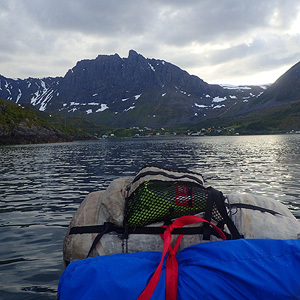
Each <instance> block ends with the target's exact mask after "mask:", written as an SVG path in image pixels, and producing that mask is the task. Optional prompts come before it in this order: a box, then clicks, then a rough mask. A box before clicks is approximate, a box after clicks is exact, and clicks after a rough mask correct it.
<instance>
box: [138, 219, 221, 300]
mask: <svg viewBox="0 0 300 300" xmlns="http://www.w3.org/2000/svg"><path fill="white" fill-rule="evenodd" d="M198 222H205V223H208V224H210V225H211V226H212V227H213V228H214V229H215V230H216V231H217V232H218V234H219V235H220V237H221V238H222V239H223V240H226V236H225V234H224V232H223V231H222V230H221V229H220V228H218V227H217V226H216V225H214V224H212V223H210V222H208V221H207V220H205V219H203V218H201V217H197V216H183V217H180V218H178V219H176V220H175V221H174V222H173V223H172V224H170V225H164V226H162V227H164V228H166V229H165V231H164V234H163V235H161V237H162V239H163V241H164V248H163V252H162V256H161V261H160V263H159V265H158V267H157V269H156V270H155V272H154V274H153V276H152V278H151V280H150V281H149V283H148V285H147V286H146V287H145V289H144V290H143V292H142V293H141V295H140V296H139V297H138V299H137V300H149V299H150V298H151V296H152V294H153V292H154V290H155V288H156V286H157V283H158V281H159V278H160V274H161V270H162V266H163V261H164V257H165V256H166V254H167V252H168V251H169V256H168V258H167V265H166V299H167V300H176V298H177V281H178V262H177V259H176V251H177V249H178V247H179V244H180V242H181V240H182V237H183V236H182V235H179V236H178V238H177V241H176V243H175V246H174V248H172V247H171V232H172V231H173V230H174V229H175V228H181V227H183V226H185V225H190V224H194V223H198Z"/></svg>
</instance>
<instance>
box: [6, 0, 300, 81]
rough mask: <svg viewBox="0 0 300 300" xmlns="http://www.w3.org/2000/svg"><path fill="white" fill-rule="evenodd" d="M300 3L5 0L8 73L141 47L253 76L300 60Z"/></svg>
mask: <svg viewBox="0 0 300 300" xmlns="http://www.w3.org/2000/svg"><path fill="white" fill-rule="evenodd" d="M299 5H300V3H299V1H298V0H250V1H240V0H227V1H218V0H215V1H212V0H202V1H194V0H186V1H181V0H164V1H163V0H152V1H146V0H127V1H126V0H124V1H118V0H110V1H103V0H89V1H84V0H76V1H74V0H51V1H47V0H22V1H17V0H7V1H1V3H0V26H1V31H0V40H1V44H0V73H1V74H3V75H4V76H7V77H21V78H22V77H23V78H24V77H28V76H37V77H43V76H57V75H59V76H63V75H64V74H65V73H66V72H67V70H68V69H69V68H72V67H73V66H74V65H75V63H76V62H77V61H78V60H81V59H85V58H94V57H96V56H97V55H98V54H113V53H119V54H120V56H123V57H124V56H127V54H128V51H129V49H135V50H136V51H138V52H140V53H141V54H142V55H144V56H146V57H151V58H152V57H153V58H160V59H165V60H167V61H170V62H172V63H174V64H177V65H178V66H179V67H181V68H183V69H186V70H187V71H188V72H189V73H192V74H196V75H198V76H199V77H201V78H203V79H204V80H206V81H208V82H211V81H215V80H220V81H223V82H224V81H227V82H229V83H230V80H231V78H233V79H236V78H237V77H238V76H241V77H243V79H244V80H246V78H247V76H253V75H255V73H260V72H267V71H272V70H277V69H279V68H282V67H288V66H292V65H293V64H294V63H296V62H298V60H300V53H299V46H300V30H298V31H297V27H296V26H295V25H294V22H295V21H296V20H297V19H299V18H298V16H299ZM298 25H299V26H298V28H300V20H299V21H298ZM293 26H294V27H293ZM292 28H293V30H292ZM275 79H276V78H273V79H272V80H275Z"/></svg>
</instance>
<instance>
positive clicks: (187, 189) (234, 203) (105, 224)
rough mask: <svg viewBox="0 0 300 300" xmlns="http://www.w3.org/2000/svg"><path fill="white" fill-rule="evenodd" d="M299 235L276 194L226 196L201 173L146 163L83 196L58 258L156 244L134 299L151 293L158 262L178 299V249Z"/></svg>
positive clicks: (157, 278)
mask: <svg viewBox="0 0 300 300" xmlns="http://www.w3.org/2000/svg"><path fill="white" fill-rule="evenodd" d="M186 225H187V226H188V227H184V228H183V226H186ZM172 235H173V237H172ZM160 237H161V238H162V240H163V243H161V240H160ZM299 237H300V223H299V222H298V221H297V220H296V219H295V217H294V216H293V215H292V214H291V213H290V211H289V210H288V209H287V208H286V207H285V206H284V205H282V204H281V203H279V202H278V201H275V200H272V199H270V198H267V197H263V196H253V195H249V194H229V195H228V196H227V197H224V196H223V194H222V193H221V192H220V191H218V190H216V189H214V188H212V187H205V186H204V180H203V177H202V175H201V174H199V173H195V172H189V171H186V170H184V171H183V170H168V169H165V168H159V167H155V166H146V167H145V168H143V169H142V170H140V172H139V173H138V174H137V175H136V177H135V178H129V177H125V178H119V179H116V180H114V181H113V182H112V183H111V184H110V186H109V187H108V188H107V190H106V191H104V192H96V193H91V194H90V195H89V196H88V197H87V198H86V199H85V200H84V201H83V203H82V204H81V205H80V207H79V209H78V211H77V212H76V214H75V215H74V218H73V219H72V221H71V224H70V226H69V228H68V232H67V234H66V237H65V240H64V261H65V264H66V265H68V263H69V262H71V261H73V260H77V259H82V258H85V257H92V256H98V255H106V254H115V253H121V252H126V253H128V252H129V253H132V252H140V251H149V250H150V251H153V250H154V251H161V252H162V256H161V260H160V262H159V264H158V266H157V268H156V270H155V271H154V273H153V272H152V273H153V276H151V278H148V279H147V280H146V279H145V282H148V284H147V285H146V286H144V288H143V290H142V291H140V294H139V297H138V298H137V299H138V300H144V299H150V298H151V296H152V295H155V293H157V292H156V290H157V289H156V287H157V286H158V285H159V282H160V281H161V279H160V278H161V274H162V272H164V271H163V270H164V268H165V270H166V282H165V295H166V299H177V295H181V294H182V293H183V294H184V292H181V291H180V290H179V291H178V290H177V288H178V282H180V273H178V272H179V271H180V268H179V267H178V266H179V265H180V264H178V261H177V258H176V254H177V251H180V250H182V249H185V248H187V247H189V246H192V245H196V244H199V243H203V242H208V241H220V240H236V239H241V238H250V239H258V238H261V239H296V238H299ZM253 243H254V244H255V242H253ZM209 244H210V243H209ZM213 244H214V243H213ZM233 245H239V244H238V243H237V244H236V243H234V244H233ZM241 245H243V244H241ZM297 245H298V246H300V245H299V244H297ZM208 247H209V246H208ZM299 248H300V247H299ZM199 249H200V248H199ZM212 249H214V248H213V247H212ZM219 249H221V248H219ZM250 250H251V249H250ZM298 250H299V249H297V255H298V252H299V251H298ZM187 251H188V250H187ZM233 251H236V250H235V249H234V248H233ZM250 252H251V251H250ZM167 253H168V256H167V259H166V260H165V257H166V255H167ZM146 256H147V254H146V252H145V257H146ZM263 259H265V260H266V259H267V258H265V257H264V258H263ZM291 259H293V258H291ZM79 266H80V263H79ZM67 270H68V269H67ZM204 295H205V294H204ZM66 299H67V298H66ZM107 299H109V298H107ZM155 299H158V298H155ZM159 299H160V298H159ZM182 299H183V298H182Z"/></svg>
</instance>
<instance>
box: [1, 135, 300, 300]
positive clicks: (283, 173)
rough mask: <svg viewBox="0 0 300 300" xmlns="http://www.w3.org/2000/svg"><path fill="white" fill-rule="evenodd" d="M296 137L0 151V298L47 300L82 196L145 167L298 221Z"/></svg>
mask: <svg viewBox="0 0 300 300" xmlns="http://www.w3.org/2000/svg"><path fill="white" fill-rule="evenodd" d="M299 149H300V135H272V136H229V137H223V136H219V137H193V138H192V137H191V138H183V137H178V138H141V139H124V140H115V139H114V140H98V141H85V142H74V143H60V144H40V145H22V146H5V147H0V245H1V247H0V299H1V300H2V299H16V300H18V299H41V300H43V299H45V300H46V299H55V298H56V288H57V284H58V280H59V277H60V276H61V274H62V272H63V270H64V267H63V262H62V243H63V238H64V235H65V232H66V229H67V226H68V224H69V222H70V221H71V218H72V216H73V214H74V212H75V211H76V209H77V208H78V206H79V204H80V202H81V201H82V200H83V199H84V197H85V196H86V195H87V194H88V193H90V192H92V191H97V190H101V189H105V188H106V187H107V186H108V185H109V183H110V182H111V181H112V180H113V179H114V178H117V177H120V176H134V174H135V173H136V172H137V171H138V170H139V169H140V168H141V167H142V166H143V165H144V164H145V163H153V164H160V165H163V166H165V167H171V168H179V167H180V168H187V169H190V170H193V171H198V172H200V173H202V174H203V176H204V178H205V181H206V186H213V187H214V188H216V189H219V190H221V191H222V192H223V193H224V194H225V195H226V194H228V193H231V192H247V193H255V194H259V195H265V196H269V197H272V198H274V199H276V200H278V201H281V202H283V203H285V204H286V205H287V206H288V207H289V208H290V209H291V211H292V213H293V214H294V215H295V216H296V217H297V218H300V151H299Z"/></svg>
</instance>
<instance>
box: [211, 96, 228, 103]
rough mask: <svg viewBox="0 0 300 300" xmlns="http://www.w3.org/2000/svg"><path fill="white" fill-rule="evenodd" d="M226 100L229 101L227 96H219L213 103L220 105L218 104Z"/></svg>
mask: <svg viewBox="0 0 300 300" xmlns="http://www.w3.org/2000/svg"><path fill="white" fill-rule="evenodd" d="M226 100H227V97H226V96H225V97H224V98H222V97H219V96H217V97H214V98H213V100H212V102H213V103H218V102H223V101H226Z"/></svg>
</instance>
